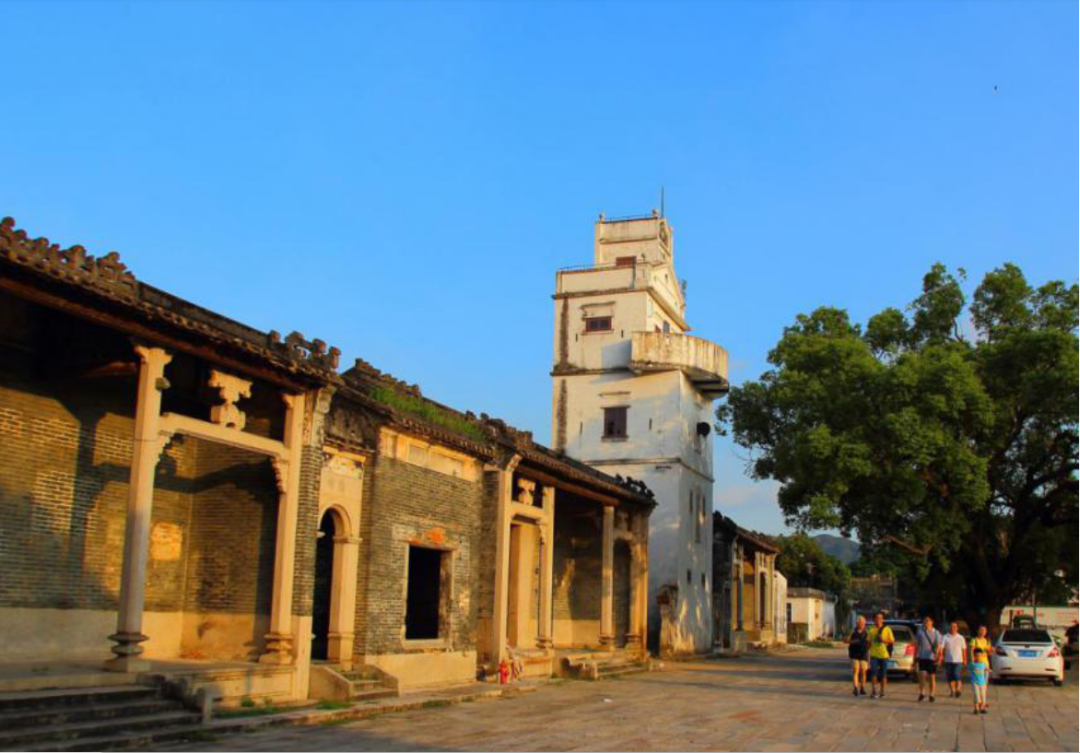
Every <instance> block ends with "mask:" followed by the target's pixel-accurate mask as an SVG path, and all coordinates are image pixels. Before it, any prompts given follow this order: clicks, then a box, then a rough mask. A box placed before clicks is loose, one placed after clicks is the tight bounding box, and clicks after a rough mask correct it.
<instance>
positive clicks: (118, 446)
mask: <svg viewBox="0 0 1080 753" xmlns="http://www.w3.org/2000/svg"><path fill="white" fill-rule="evenodd" d="M337 367H338V352H337V351H336V350H335V349H333V348H329V347H327V346H326V344H325V343H322V342H320V341H318V340H307V339H305V338H304V337H302V336H301V335H299V334H296V333H294V334H292V335H289V336H288V337H285V338H282V337H281V336H279V335H277V333H274V332H271V333H263V332H259V331H257V330H254V329H252V328H250V327H247V326H245V325H242V324H240V323H238V322H235V321H232V320H230V319H227V318H225V317H224V316H221V315H219V314H216V313H214V312H211V311H208V310H206V309H203V308H200V307H198V306H195V305H193V304H191V303H189V302H187V301H184V300H181V299H179V298H177V297H175V296H172V295H170V294H168V293H166V292H164V291H161V290H158V289H156V288H153V287H151V286H149V285H146V284H144V283H142V282H140V281H139V280H137V279H136V278H135V277H134V276H133V275H132V274H131V273H130V272H129V271H128V270H127V269H126V268H125V266H124V265H123V264H121V263H120V261H119V258H118V257H117V256H116V255H115V254H109V255H107V256H104V257H100V258H94V257H92V256H90V255H88V254H87V253H86V252H85V251H84V250H83V249H82V248H80V247H77V246H76V247H72V248H69V249H60V248H58V247H56V246H54V245H51V244H49V242H48V241H46V240H43V239H42V240H34V239H31V238H29V237H28V236H26V234H25V233H23V232H22V231H20V230H17V229H16V228H15V226H14V223H13V222H12V221H11V220H4V221H3V223H2V224H0V635H2V636H3V640H2V641H0V665H3V666H4V667H7V668H8V669H9V670H12V668H15V670H17V668H18V667H19V666H21V665H22V664H26V666H27V667H28V673H29V674H28V676H30V674H35V673H36V674H35V677H34V682H33V683H31V684H33V685H36V686H38V687H40V686H42V685H43V684H48V683H49V682H52V683H53V684H63V682H64V681H65V678H68V679H70V678H72V677H74V676H75V674H74V673H83V674H85V673H86V672H88V671H91V670H96V669H98V668H101V669H107V670H110V671H113V672H116V673H121V674H126V675H128V676H130V677H132V678H136V679H147V678H150V677H168V678H172V679H174V680H175V679H177V678H180V679H182V680H184V681H185V683H186V685H185V687H187V688H188V689H190V690H194V689H197V688H199V687H205V688H210V689H212V691H213V692H214V693H215V694H216V695H218V696H221V697H224V698H226V699H228V698H230V697H239V696H241V695H259V696H262V697H266V698H283V699H284V698H302V697H307V696H308V695H309V692H310V693H311V694H312V695H316V696H320V697H346V698H348V697H353V696H354V695H355V693H356V692H359V691H358V688H359V689H363V688H369V689H370V686H371V684H372V683H374V684H376V685H378V686H380V687H385V686H389V687H390V688H391V689H397V690H407V689H409V688H413V687H422V686H426V685H437V684H446V683H454V682H462V681H468V680H471V679H472V678H473V677H474V676H475V675H476V673H477V670H478V668H487V669H492V668H494V667H495V666H496V665H497V664H498V662H500V661H501V660H504V659H507V658H510V657H511V656H513V657H516V658H517V659H518V660H520V661H521V662H522V663H523V664H524V667H525V671H526V673H527V674H529V673H534V674H550V673H552V672H558V671H562V670H563V669H566V668H571V669H572V668H574V667H582V666H586V667H587V666H589V665H591V666H592V667H593V669H594V670H595V666H596V658H595V657H596V656H604V655H611V656H614V655H618V656H623V657H626V656H629V657H632V658H640V657H641V656H643V631H644V620H645V615H646V594H645V584H646V580H647V537H648V515H649V513H650V512H651V510H652V508H653V502H652V499H651V495H650V494H648V492H647V490H646V489H645V488H644V487H643V486H642V485H640V484H635V483H633V482H629V481H625V480H622V479H619V478H616V477H612V476H608V475H605V474H603V473H600V472H598V471H596V470H594V469H592V468H589V467H587V466H585V465H583V464H581V463H578V462H575V461H572V460H570V459H568V458H566V457H563V456H561V455H558V454H556V453H554V452H552V451H551V450H548V449H547V448H544V447H542V446H541V445H539V444H537V443H535V442H533V441H532V439H531V436H530V435H529V434H528V433H525V432H519V431H516V430H514V429H512V428H510V427H508V426H506V425H505V424H503V423H502V422H500V421H497V420H494V419H490V418H488V417H487V416H483V415H482V416H479V417H477V416H474V415H472V414H468V413H460V412H458V411H455V410H453V409H451V408H448V407H446V406H442V405H439V404H437V403H435V402H433V401H431V400H428V399H427V398H425V397H423V395H422V394H420V391H419V390H418V389H417V388H415V387H411V386H408V385H405V384H403V383H401V382H399V381H397V380H395V379H393V378H391V377H389V376H387V375H384V374H382V373H380V372H379V371H377V370H376V369H374V368H373V367H371V366H369V365H368V364H366V363H364V362H363V361H358V362H357V364H356V365H355V366H354V367H353V368H351V369H349V370H348V371H345V372H344V373H339V372H338V368H337ZM110 647H111V651H112V657H111V658H108V655H109V649H110ZM592 651H599V652H602V653H598V654H595V655H594V654H592V653H591V652H592ZM30 665H32V667H36V668H37V669H36V670H34V672H33V673H30V669H31V668H32V667H31V666H30ZM43 673H44V675H47V677H44V678H43V676H42V675H43ZM6 676H8V677H17V676H18V672H17V671H9V672H8V673H7V675H6Z"/></svg>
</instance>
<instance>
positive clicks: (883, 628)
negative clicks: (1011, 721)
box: [848, 612, 990, 714]
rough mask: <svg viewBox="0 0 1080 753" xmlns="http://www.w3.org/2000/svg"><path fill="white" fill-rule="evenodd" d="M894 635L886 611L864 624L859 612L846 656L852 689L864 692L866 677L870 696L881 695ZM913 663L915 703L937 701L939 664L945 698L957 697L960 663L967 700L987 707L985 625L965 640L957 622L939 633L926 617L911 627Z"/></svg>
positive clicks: (984, 709) (978, 710) (977, 711)
mask: <svg viewBox="0 0 1080 753" xmlns="http://www.w3.org/2000/svg"><path fill="white" fill-rule="evenodd" d="M894 643H896V638H895V636H894V635H893V631H892V629H891V628H890V627H889V626H888V625H886V624H885V614H884V613H882V612H878V613H877V614H876V615H874V624H873V625H872V626H870V627H869V628H868V627H867V625H866V618H865V617H862V616H860V617H859V618H858V620H857V622H856V624H855V629H854V630H853V631H852V632H851V637H850V638H848V657H849V658H850V659H851V671H852V676H851V682H852V689H851V694H852V695H854V696H864V695H866V680H867V678H868V677H869V680H870V698H872V699H878V698H884V697H885V688H886V687H887V686H888V677H889V661H890V658H891V656H892V650H893V644H894ZM915 662H916V664H917V666H916V672H917V677H918V681H919V698H918V702H920V703H921V702H922V701H924V700H927V699H928V700H929V702H930V703H934V702H935V701H936V697H935V693H936V691H937V673H938V669H939V668H940V667H941V666H942V665H944V667H945V680H946V682H947V683H948V684H949V697H950V698H959V697H960V690H961V680H960V677H961V671H962V669H963V667H964V666H965V665H967V669H968V677H969V678H970V680H971V688H972V704H973V708H974V712H973V713H975V714H985V713H987V712H988V711H989V706H988V705H987V700H986V691H987V686H988V684H989V679H990V639H989V638H988V637H987V630H986V627H985V626H982V627H980V628H979V631H978V633H977V635H976V637H974V638H972V639H971V640H970V641H968V640H967V639H966V638H964V636H963V635H961V634H960V626H959V625H958V624H957V623H956V622H952V623H950V624H949V632H948V633H946V634H945V635H942V634H941V632H939V631H938V630H937V629H936V628H935V627H934V620H933V619H932V618H931V617H929V616H927V617H925V618H923V623H922V625H921V626H920V627H919V628H918V629H917V630H916V631H915Z"/></svg>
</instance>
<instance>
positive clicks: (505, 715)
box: [177, 649, 1078, 751]
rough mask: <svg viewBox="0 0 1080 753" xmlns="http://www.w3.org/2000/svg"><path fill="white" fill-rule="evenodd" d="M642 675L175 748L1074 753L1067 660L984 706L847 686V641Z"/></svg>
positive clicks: (999, 689)
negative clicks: (860, 693) (977, 711)
mask: <svg viewBox="0 0 1080 753" xmlns="http://www.w3.org/2000/svg"><path fill="white" fill-rule="evenodd" d="M667 666H668V669H666V670H665V671H662V672H654V673H651V674H647V675H635V676H631V677H628V678H625V679H620V680H607V681H602V682H593V683H589V682H560V683H553V684H551V685H549V686H545V687H543V688H541V689H540V690H539V691H537V692H536V693H531V694H527V695H523V696H518V697H515V698H510V699H504V700H499V701H487V702H477V703H466V704H461V705H457V706H449V707H443V708H430V709H424V710H420V711H414V712H407V713H402V714H396V715H389V716H382V717H376V718H373V719H368V720H364V721H359V722H355V723H350V724H344V725H338V726H323V727H292V728H281V729H270V730H266V731H262V732H257V733H251V734H242V735H233V736H229V737H222V738H219V739H218V740H215V741H212V742H203V743H194V744H191V745H189V746H185V747H184V748H177V749H187V750H244V751H252V750H303V751H309V750H310V751H315V750H335V751H372V750H393V751H399V750H424V751H426V750H534V751H561V750H600V751H616V750H623V751H631V750H632V751H646V750H656V751H668V750H671V751H676V750H687V751H696V750H754V751H791V750H810V751H813V750H838V751H860V750H919V751H924V750H925V751H930V750H960V751H969V750H971V751H982V750H986V751H1011V750H1039V751H1042V750H1063V751H1076V750H1077V743H1078V740H1077V738H1078V731H1077V687H1076V669H1073V670H1071V671H1070V672H1069V673H1068V681H1067V682H1066V684H1065V686H1064V687H1061V688H1055V687H1053V686H1052V685H1050V684H1049V683H1047V684H1045V685H1044V684H1023V685H1006V686H1000V685H994V686H991V688H990V704H991V708H990V714H989V715H987V716H974V715H972V713H971V705H970V704H971V696H970V694H969V692H968V689H967V688H966V687H965V693H964V697H963V698H961V699H959V700H954V699H950V698H939V699H938V701H937V702H936V703H935V704H933V705H931V704H929V703H926V702H923V703H916V700H915V699H916V696H917V692H916V686H915V685H914V683H912V682H910V681H896V682H894V683H893V684H891V685H890V687H889V693H888V697H887V698H886V699H885V700H884V701H872V700H870V699H869V697H861V698H855V697H853V696H852V695H851V688H850V685H849V684H848V683H847V682H846V679H847V661H846V653H845V652H843V651H841V650H822V649H805V650H797V651H791V652H789V653H786V654H781V655H771V656H755V657H746V658H742V659H727V660H717V661H708V662H696V663H678V664H668V665H667Z"/></svg>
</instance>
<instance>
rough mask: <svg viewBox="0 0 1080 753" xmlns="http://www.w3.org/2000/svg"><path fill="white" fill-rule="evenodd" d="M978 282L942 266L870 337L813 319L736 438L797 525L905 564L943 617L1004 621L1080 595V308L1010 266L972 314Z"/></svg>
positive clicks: (749, 399)
mask: <svg viewBox="0 0 1080 753" xmlns="http://www.w3.org/2000/svg"><path fill="white" fill-rule="evenodd" d="M963 279H964V273H963V270H959V271H958V273H957V274H956V275H954V274H953V273H951V272H949V270H948V269H946V268H945V267H944V266H942V265H940V264H938V265H935V266H934V267H933V268H932V269H931V270H930V271H929V272H928V273H927V274H926V276H925V277H924V278H923V287H922V294H921V295H920V296H919V297H918V298H916V299H915V300H914V302H912V304H911V305H910V306H909V307H908V310H907V312H906V313H905V312H901V311H899V310H897V309H895V308H888V309H885V310H884V311H882V312H881V313H879V314H877V315H875V316H873V317H871V318H870V320H869V321H868V322H867V323H866V326H865V327H862V326H860V325H859V324H857V323H853V322H852V321H851V320H850V318H849V317H848V314H847V312H846V311H844V310H842V309H839V308H831V307H822V308H819V309H817V310H815V311H814V312H813V313H811V314H808V315H799V316H798V317H797V318H796V321H795V323H794V324H793V325H791V326H790V327H787V328H786V329H785V330H784V333H783V336H782V337H781V339H780V341H779V342H778V343H777V345H776V347H775V348H773V350H772V351H771V352H770V353H769V363H770V364H771V365H772V368H771V369H770V370H768V371H766V372H765V373H764V374H763V375H762V376H761V378H760V379H758V380H757V381H750V382H747V383H745V384H743V385H741V386H738V387H734V388H732V390H731V393H730V395H729V399H728V402H727V403H726V404H724V405H722V406H721V407H720V408H719V409H718V411H717V417H718V430H720V431H721V432H726V431H727V430H729V429H730V431H731V432H732V433H733V435H734V438H735V441H736V442H737V443H738V444H739V445H741V446H743V447H746V448H748V449H750V450H751V459H750V462H749V468H748V470H749V472H750V474H751V475H752V476H754V477H755V478H758V479H775V480H777V481H779V482H780V491H779V495H778V501H779V504H780V507H781V509H782V510H783V512H784V514H785V516H786V518H787V520H788V522H789V524H792V525H795V526H797V527H799V528H800V529H827V528H838V529H840V531H841V532H842V533H845V534H851V533H855V534H857V535H858V537H859V539H860V541H861V542H863V544H864V545H866V546H870V547H878V546H882V545H884V544H888V545H890V546H893V547H898V548H899V549H901V550H903V551H904V552H906V553H908V554H910V555H913V556H914V558H915V559H916V560H917V561H918V567H913V568H911V570H912V572H917V573H919V577H921V578H923V580H924V583H934V584H936V588H937V594H938V597H939V600H940V604H941V606H947V607H952V608H954V609H958V610H960V611H961V612H962V613H963V614H964V615H965V616H966V617H967V618H968V619H969V621H972V620H977V621H990V622H994V621H996V619H997V615H998V614H999V613H1000V610H1001V609H1002V608H1003V607H1004V606H1005V605H1006V604H1008V603H1009V602H1010V601H1013V600H1015V599H1018V598H1023V597H1024V596H1027V595H1029V594H1030V593H1032V591H1033V590H1039V591H1042V592H1044V593H1046V592H1047V591H1049V590H1053V589H1055V588H1060V587H1062V586H1063V585H1064V584H1075V583H1076V567H1077V565H1076V563H1077V536H1076V531H1077V475H1076V472H1077V410H1078V404H1077V385H1078V381H1080V373H1078V359H1077V349H1078V340H1077V304H1078V296H1077V286H1076V285H1075V284H1074V285H1071V286H1068V285H1066V284H1065V283H1063V282H1059V281H1054V282H1049V283H1046V284H1044V285H1042V286H1040V287H1038V288H1033V287H1032V286H1031V285H1030V284H1029V283H1028V282H1027V280H1026V279H1025V277H1024V275H1023V273H1022V272H1021V271H1020V269H1019V268H1018V267H1016V266H1015V265H1012V264H1006V265H1005V266H1003V267H1001V268H1000V269H997V270H994V271H992V272H990V273H988V274H987V275H986V277H985V278H984V279H983V280H982V282H981V283H980V284H979V285H978V287H977V288H976V290H975V291H974V295H973V296H972V298H971V301H970V305H969V301H968V299H967V297H966V295H965V294H964V291H963V287H962V285H961V282H962V281H963Z"/></svg>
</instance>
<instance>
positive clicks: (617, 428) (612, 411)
mask: <svg viewBox="0 0 1080 753" xmlns="http://www.w3.org/2000/svg"><path fill="white" fill-rule="evenodd" d="M626 411H627V406H625V405H623V406H620V407H617V408H604V439H626Z"/></svg>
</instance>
